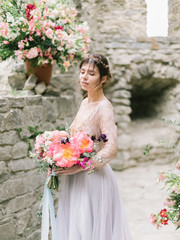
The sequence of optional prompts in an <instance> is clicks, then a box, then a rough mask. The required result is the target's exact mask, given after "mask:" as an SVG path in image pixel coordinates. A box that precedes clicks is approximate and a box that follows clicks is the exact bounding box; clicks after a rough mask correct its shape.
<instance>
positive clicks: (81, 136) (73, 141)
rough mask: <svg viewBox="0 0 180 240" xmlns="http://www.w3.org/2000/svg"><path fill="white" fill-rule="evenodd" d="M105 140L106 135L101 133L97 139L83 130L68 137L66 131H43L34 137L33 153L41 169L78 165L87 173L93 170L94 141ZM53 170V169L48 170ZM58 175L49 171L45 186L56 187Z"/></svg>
mask: <svg viewBox="0 0 180 240" xmlns="http://www.w3.org/2000/svg"><path fill="white" fill-rule="evenodd" d="M96 141H98V142H100V141H104V142H105V141H107V139H106V135H105V134H102V135H101V136H100V138H98V139H97V140H96V139H95V137H89V136H88V135H87V134H86V133H84V132H78V133H76V134H75V135H74V136H73V137H71V138H69V137H68V132H66V131H59V130H55V131H45V132H44V133H43V134H41V135H38V136H37V137H36V142H35V154H34V155H33V157H37V159H38V162H39V166H40V169H41V170H43V171H44V170H45V171H48V169H49V168H50V170H52V169H56V168H57V167H63V168H68V167H72V166H74V165H79V166H81V167H82V168H83V169H85V170H87V171H88V173H91V172H93V169H94V166H93V164H92V161H91V158H92V157H93V156H94V155H95V154H96V153H95V151H94V143H95V142H96ZM50 172H53V171H50ZM58 185H59V181H58V176H56V175H55V174H53V173H51V175H50V176H49V179H48V182H47V186H48V187H49V188H50V189H58Z"/></svg>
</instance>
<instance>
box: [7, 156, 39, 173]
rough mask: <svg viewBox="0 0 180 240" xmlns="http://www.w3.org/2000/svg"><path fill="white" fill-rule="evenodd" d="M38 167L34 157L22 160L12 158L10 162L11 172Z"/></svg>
mask: <svg viewBox="0 0 180 240" xmlns="http://www.w3.org/2000/svg"><path fill="white" fill-rule="evenodd" d="M36 167H37V163H36V162H35V160H34V159H32V158H24V159H20V160H12V161H10V162H9V163H8V168H9V170H11V172H18V171H27V170H31V169H34V168H36Z"/></svg>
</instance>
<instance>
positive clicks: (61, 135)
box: [51, 130, 68, 141]
mask: <svg viewBox="0 0 180 240" xmlns="http://www.w3.org/2000/svg"><path fill="white" fill-rule="evenodd" d="M66 137H68V133H67V132H66V131H58V130H55V131H53V138H52V139H51V141H60V140H61V138H66Z"/></svg>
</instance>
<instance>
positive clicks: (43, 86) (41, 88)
mask: <svg viewBox="0 0 180 240" xmlns="http://www.w3.org/2000/svg"><path fill="white" fill-rule="evenodd" d="M45 91H46V84H45V83H44V82H41V83H38V84H37V85H36V87H35V92H36V94H38V95H42V94H43V93H44V92H45Z"/></svg>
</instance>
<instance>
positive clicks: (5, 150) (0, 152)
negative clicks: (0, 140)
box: [0, 146, 12, 161]
mask: <svg viewBox="0 0 180 240" xmlns="http://www.w3.org/2000/svg"><path fill="white" fill-rule="evenodd" d="M11 157H12V146H4V147H0V161H7V160H10V159H11Z"/></svg>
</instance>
